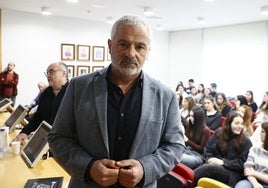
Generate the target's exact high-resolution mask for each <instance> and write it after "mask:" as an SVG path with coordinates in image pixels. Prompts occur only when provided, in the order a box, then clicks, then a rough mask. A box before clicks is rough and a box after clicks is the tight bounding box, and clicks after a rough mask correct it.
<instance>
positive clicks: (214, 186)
mask: <svg viewBox="0 0 268 188" xmlns="http://www.w3.org/2000/svg"><path fill="white" fill-rule="evenodd" d="M196 188H231V187H230V186H228V185H226V184H224V183H222V182H220V181H217V180H214V179H211V178H201V179H199V181H198V183H197V187H196Z"/></svg>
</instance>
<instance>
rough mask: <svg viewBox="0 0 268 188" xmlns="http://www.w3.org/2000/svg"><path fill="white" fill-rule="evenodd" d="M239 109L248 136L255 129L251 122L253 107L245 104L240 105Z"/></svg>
mask: <svg viewBox="0 0 268 188" xmlns="http://www.w3.org/2000/svg"><path fill="white" fill-rule="evenodd" d="M237 110H238V112H239V113H240V114H241V116H242V117H243V125H244V133H245V134H246V136H251V135H252V134H253V131H254V130H253V126H252V123H251V119H252V109H251V107H250V106H248V105H245V104H243V105H241V106H240V107H238V109H237Z"/></svg>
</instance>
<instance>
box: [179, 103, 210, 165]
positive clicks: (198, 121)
mask: <svg viewBox="0 0 268 188" xmlns="http://www.w3.org/2000/svg"><path fill="white" fill-rule="evenodd" d="M205 119H206V115H205V113H204V110H203V109H202V108H201V107H197V106H195V107H193V108H192V109H191V110H190V113H189V117H188V118H187V119H184V121H185V122H184V124H185V125H186V126H185V135H184V141H185V145H186V146H187V148H186V151H185V152H184V153H183V156H182V158H181V163H183V164H185V165H186V166H188V167H190V168H191V169H195V168H197V167H198V166H200V165H201V164H202V163H203V158H202V154H203V151H204V147H205V145H206V143H207V141H208V139H209V137H210V130H209V128H208V127H207V126H206V124H205V122H206V120H205Z"/></svg>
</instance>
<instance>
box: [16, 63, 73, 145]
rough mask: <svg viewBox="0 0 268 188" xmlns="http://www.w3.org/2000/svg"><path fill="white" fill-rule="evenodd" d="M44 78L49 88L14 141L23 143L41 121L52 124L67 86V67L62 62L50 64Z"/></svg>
mask: <svg viewBox="0 0 268 188" xmlns="http://www.w3.org/2000/svg"><path fill="white" fill-rule="evenodd" d="M45 76H46V77H47V81H48V83H49V86H48V87H47V88H46V89H45V90H44V91H43V93H42V94H41V96H40V100H39V105H38V108H37V111H36V113H35V114H34V116H33V117H32V119H31V120H30V121H29V124H28V125H27V126H25V127H24V128H23V129H22V131H21V132H20V134H19V135H18V136H17V137H16V138H15V139H14V140H17V141H20V142H22V143H25V141H26V139H27V137H28V135H29V134H30V133H31V132H33V131H35V130H36V129H37V128H38V126H39V125H40V123H41V122H42V121H43V120H45V121H46V122H48V123H49V124H50V125H52V124H53V121H54V119H55V117H56V114H57V111H58V108H59V106H60V104H61V100H62V98H63V96H64V94H65V90H66V87H67V85H68V69H67V66H66V65H65V64H64V63H63V62H56V63H52V64H50V65H49V66H48V68H47V70H46V72H45Z"/></svg>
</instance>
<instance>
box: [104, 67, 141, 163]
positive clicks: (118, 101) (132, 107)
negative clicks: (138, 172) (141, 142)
mask: <svg viewBox="0 0 268 188" xmlns="http://www.w3.org/2000/svg"><path fill="white" fill-rule="evenodd" d="M108 74H109V71H108ZM106 78H107V86H108V108H107V121H108V122H107V125H108V135H109V149H110V158H111V159H114V160H116V161H119V160H122V159H128V157H129V152H130V149H131V146H132V142H133V139H134V137H135V135H136V130H137V127H138V124H139V121H140V114H141V103H142V76H140V77H139V78H138V80H137V81H136V83H135V84H134V86H133V87H132V88H131V89H130V90H129V91H128V92H127V93H126V94H125V95H124V94H123V92H122V90H121V89H120V88H119V87H118V86H117V85H116V84H115V83H113V82H112V81H111V80H110V79H109V76H107V77H106Z"/></svg>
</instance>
